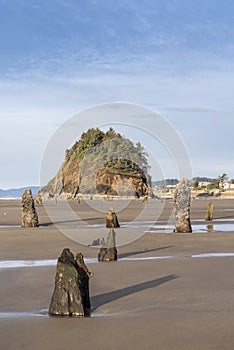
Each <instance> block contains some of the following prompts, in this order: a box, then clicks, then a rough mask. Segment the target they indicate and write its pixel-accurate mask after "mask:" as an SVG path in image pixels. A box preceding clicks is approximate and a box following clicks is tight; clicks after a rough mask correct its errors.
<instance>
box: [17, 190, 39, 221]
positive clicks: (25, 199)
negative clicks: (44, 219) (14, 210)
mask: <svg viewBox="0 0 234 350" xmlns="http://www.w3.org/2000/svg"><path fill="white" fill-rule="evenodd" d="M21 226H22V227H38V226H39V222H38V216H37V212H36V209H35V205H34V199H33V196H32V192H31V190H30V189H27V190H25V191H24V193H23V195H22V221H21Z"/></svg>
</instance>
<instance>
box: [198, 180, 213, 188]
mask: <svg viewBox="0 0 234 350" xmlns="http://www.w3.org/2000/svg"><path fill="white" fill-rule="evenodd" d="M208 185H210V182H209V181H199V182H198V187H206V186H208Z"/></svg>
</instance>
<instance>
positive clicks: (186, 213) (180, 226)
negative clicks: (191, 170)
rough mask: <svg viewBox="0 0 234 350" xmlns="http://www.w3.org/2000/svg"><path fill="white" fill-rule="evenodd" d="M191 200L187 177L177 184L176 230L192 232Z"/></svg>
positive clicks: (175, 195)
mask: <svg viewBox="0 0 234 350" xmlns="http://www.w3.org/2000/svg"><path fill="white" fill-rule="evenodd" d="M190 201H191V193H190V188H189V184H188V180H187V179H182V180H180V182H179V184H178V185H177V188H176V191H175V194H174V202H175V227H174V232H178V233H179V232H180V233H185V232H188V233H189V232H192V227H191V223H190Z"/></svg>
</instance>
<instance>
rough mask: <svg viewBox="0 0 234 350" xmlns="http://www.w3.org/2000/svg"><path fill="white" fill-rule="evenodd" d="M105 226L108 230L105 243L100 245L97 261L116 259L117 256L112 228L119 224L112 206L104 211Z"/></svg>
mask: <svg viewBox="0 0 234 350" xmlns="http://www.w3.org/2000/svg"><path fill="white" fill-rule="evenodd" d="M106 227H107V228H109V229H110V231H109V233H108V236H107V240H106V243H105V244H104V245H102V247H101V248H100V250H99V253H98V261H100V262H105V261H116V260H117V258H118V255H117V248H116V240H115V236H116V233H115V231H114V228H119V227H120V224H119V221H118V218H117V215H116V213H115V212H114V210H113V209H112V208H111V209H110V210H108V211H107V212H106Z"/></svg>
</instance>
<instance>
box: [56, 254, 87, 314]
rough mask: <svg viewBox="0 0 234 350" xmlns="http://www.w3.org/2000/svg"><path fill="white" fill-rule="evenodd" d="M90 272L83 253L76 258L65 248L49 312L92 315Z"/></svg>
mask: <svg viewBox="0 0 234 350" xmlns="http://www.w3.org/2000/svg"><path fill="white" fill-rule="evenodd" d="M91 276H93V273H91V272H89V270H88V268H87V266H86V265H85V263H84V260H83V255H82V254H81V253H78V254H77V255H76V258H75V259H74V255H73V254H72V252H71V251H70V250H69V249H68V248H65V249H64V250H63V252H62V254H61V256H60V257H59V258H58V263H57V268H56V276H55V287H54V292H53V295H52V298H51V303H50V307H49V314H50V315H56V316H73V317H87V316H90V309H91V306H90V298H89V278H90V277H91Z"/></svg>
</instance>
